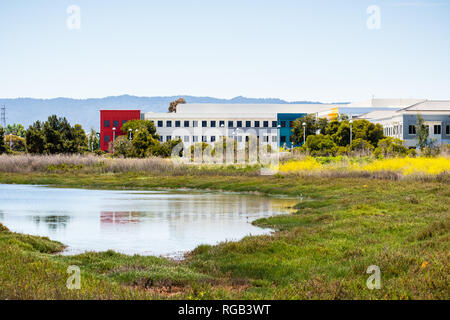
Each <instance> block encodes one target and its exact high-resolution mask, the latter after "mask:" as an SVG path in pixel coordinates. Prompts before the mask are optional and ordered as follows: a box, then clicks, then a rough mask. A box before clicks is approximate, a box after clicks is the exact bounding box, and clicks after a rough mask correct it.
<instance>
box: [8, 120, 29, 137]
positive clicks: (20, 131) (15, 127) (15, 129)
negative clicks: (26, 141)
mask: <svg viewBox="0 0 450 320" xmlns="http://www.w3.org/2000/svg"><path fill="white" fill-rule="evenodd" d="M6 133H7V134H13V135H16V136H19V137H22V138H25V128H24V127H23V125H21V124H20V123H19V124H16V123H14V124H12V125H11V124H8V125H7V126H6Z"/></svg>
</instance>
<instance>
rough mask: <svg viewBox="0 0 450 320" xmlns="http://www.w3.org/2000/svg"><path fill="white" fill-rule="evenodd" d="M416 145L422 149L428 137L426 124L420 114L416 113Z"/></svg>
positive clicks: (426, 143)
mask: <svg viewBox="0 0 450 320" xmlns="http://www.w3.org/2000/svg"><path fill="white" fill-rule="evenodd" d="M416 127H417V146H418V147H419V148H420V150H423V149H424V148H425V147H426V146H427V145H428V137H429V135H430V133H429V131H428V130H429V129H428V126H427V125H425V120H424V118H423V117H422V115H420V114H418V115H417V126H416Z"/></svg>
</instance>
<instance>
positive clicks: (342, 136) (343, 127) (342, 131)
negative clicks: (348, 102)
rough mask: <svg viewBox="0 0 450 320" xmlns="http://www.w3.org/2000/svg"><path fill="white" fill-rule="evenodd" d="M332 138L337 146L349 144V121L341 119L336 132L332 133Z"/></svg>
mask: <svg viewBox="0 0 450 320" xmlns="http://www.w3.org/2000/svg"><path fill="white" fill-rule="evenodd" d="M352 135H354V132H352ZM332 138H333V141H334V142H335V143H336V144H337V145H338V146H342V147H345V146H348V145H349V144H350V123H349V122H348V121H342V122H341V123H340V124H339V128H338V129H337V131H336V133H335V134H333V135H332Z"/></svg>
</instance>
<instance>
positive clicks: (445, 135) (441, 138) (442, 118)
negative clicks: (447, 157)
mask: <svg viewBox="0 0 450 320" xmlns="http://www.w3.org/2000/svg"><path fill="white" fill-rule="evenodd" d="M422 117H423V119H424V121H425V122H438V123H441V128H440V129H441V130H440V131H441V133H440V134H435V133H434V132H433V128H430V129H431V130H430V131H431V132H430V137H432V138H436V140H437V141H436V142H437V143H438V144H450V116H449V115H444V114H436V115H431V114H425V115H422ZM416 125H417V115H416V114H404V115H403V140H404V141H409V142H410V143H409V145H411V144H412V143H413V140H414V139H416V138H417V135H416V134H410V131H409V126H416Z"/></svg>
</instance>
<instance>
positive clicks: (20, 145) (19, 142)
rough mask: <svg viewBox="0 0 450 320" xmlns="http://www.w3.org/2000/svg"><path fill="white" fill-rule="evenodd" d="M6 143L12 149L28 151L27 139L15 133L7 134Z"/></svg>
mask: <svg viewBox="0 0 450 320" xmlns="http://www.w3.org/2000/svg"><path fill="white" fill-rule="evenodd" d="M5 143H6V145H7V146H8V147H9V148H10V150H11V151H18V152H25V151H27V146H26V142H25V139H24V138H22V137H19V136H16V135H14V134H8V135H7V136H5Z"/></svg>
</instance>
